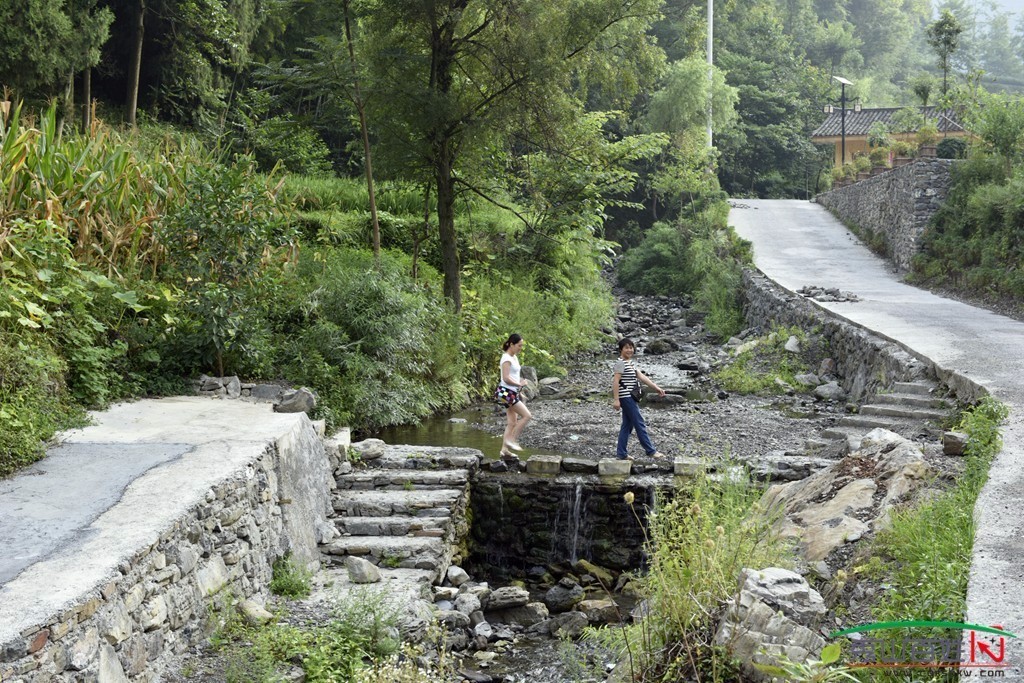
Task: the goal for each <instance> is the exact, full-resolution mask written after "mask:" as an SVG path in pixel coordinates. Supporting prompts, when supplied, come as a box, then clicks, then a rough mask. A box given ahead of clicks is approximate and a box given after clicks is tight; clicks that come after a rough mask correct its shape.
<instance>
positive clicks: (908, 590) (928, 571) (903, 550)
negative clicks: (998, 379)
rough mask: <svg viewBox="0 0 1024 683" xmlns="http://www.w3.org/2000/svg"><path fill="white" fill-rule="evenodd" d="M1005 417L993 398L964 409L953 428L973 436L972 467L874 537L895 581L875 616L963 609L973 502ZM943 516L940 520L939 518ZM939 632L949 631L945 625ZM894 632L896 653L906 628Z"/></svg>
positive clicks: (886, 577)
mask: <svg viewBox="0 0 1024 683" xmlns="http://www.w3.org/2000/svg"><path fill="white" fill-rule="evenodd" d="M1007 415H1008V411H1007V408H1006V406H1005V405H1003V404H1001V403H999V402H998V401H996V400H994V399H992V398H991V397H986V398H984V399H982V401H981V402H979V403H978V404H977V405H975V406H973V407H972V408H970V409H969V410H967V411H965V412H964V413H963V414H962V416H961V419H960V422H959V423H958V424H957V426H956V427H955V428H956V429H957V430H959V431H963V432H965V433H967V435H968V440H967V450H966V456H967V467H966V469H965V471H964V472H963V474H962V475H961V476H959V477H957V479H956V484H955V486H953V487H952V488H950V489H948V490H946V491H944V492H942V493H941V494H939V495H936V496H933V497H930V498H928V499H927V500H925V501H923V502H921V503H920V504H918V505H914V506H912V507H910V508H904V509H899V510H896V511H895V512H894V514H893V515H892V521H891V524H890V525H889V527H888V528H887V529H885V530H883V531H882V532H880V533H879V534H878V536H876V537H875V540H874V544H873V549H872V553H871V555H872V556H881V557H883V558H884V562H883V563H882V572H883V581H884V582H885V583H886V584H888V585H889V586H891V590H887V591H884V593H883V595H882V598H881V600H880V601H879V602H878V604H877V605H876V606H875V607H874V608H873V610H872V615H873V616H874V618H875V619H876V620H877V621H896V620H909V619H922V620H927V619H935V618H936V617H935V615H937V614H938V615H943V616H944V617H951V618H952V619H955V618H957V617H961V616H963V615H964V614H965V610H966V601H967V581H968V577H969V575H970V568H971V555H972V552H971V551H972V547H973V544H974V533H975V520H974V504H975V501H976V500H977V498H978V494H979V493H980V492H981V488H982V487H983V486H984V485H985V482H986V480H987V479H988V471H989V467H990V465H991V463H992V460H993V458H995V455H996V453H998V452H999V449H1000V448H1001V447H1002V441H1001V437H1000V425H1001V424H1002V423H1003V422H1004V421H1005V420H1006V417H1007ZM937 519H941V520H942V524H935V520H937ZM936 635H937V636H939V637H948V634H947V633H946V632H944V631H937V632H936ZM889 637H891V638H892V640H890V641H889V644H888V646H889V647H890V648H893V651H894V652H898V651H899V649H900V648H902V647H904V646H905V642H904V641H902V634H897V633H896V632H890V633H889ZM880 680H892V681H900V680H904V679H903V678H902V676H899V677H898V676H886V677H885V678H881V679H880Z"/></svg>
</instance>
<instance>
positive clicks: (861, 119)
mask: <svg viewBox="0 0 1024 683" xmlns="http://www.w3.org/2000/svg"><path fill="white" fill-rule="evenodd" d="M903 109H905V107H879V108H875V109H867V108H864V109H860V110H859V111H855V110H854V109H849V108H848V109H847V110H846V117H845V118H846V121H845V123H844V121H843V113H842V111H841V110H840V109H836V110H835V111H833V112H831V113H830V114H829V115H828V118H826V119H825V120H824V121H822V123H821V125H820V126H818V127H817V128H816V129H815V130H814V132H813V133H811V141H812V142H814V143H815V144H818V145H828V144H834V145H835V165H836V166H841V165H842V164H843V163H844V162H845V161H850V160H851V159H852V158H853V155H854V154H855V153H857V152H864V153H865V154H866V153H867V152H868V130H870V128H871V126H872V125H873V124H875V123H877V122H879V121H881V122H882V123H885V124H887V125H888V126H889V129H890V130H892V129H893V128H894V127H895V124H894V119H895V117H896V114H897V113H898V112H900V111H902V110H903ZM917 109H918V110H919V111H920V112H921V114H922V115H923V116H924V118H925V120H927V121H933V122H935V125H936V126H938V129H939V137H940V138H945V137H965V136H966V135H967V130H966V129H965V128H964V127H963V125H962V124H961V123H960V120H959V119H958V118H957V116H956V112H954V111H953V110H952V109H939V108H938V107H918V108H917ZM844 127H845V130H846V135H845V137H846V159H845V160H844V159H843V158H842V156H843V155H842V147H843V137H844V136H843V129H844ZM915 133H916V131H911V132H906V133H890V137H892V139H893V140H908V141H911V142H912V141H913V140H914V135H915Z"/></svg>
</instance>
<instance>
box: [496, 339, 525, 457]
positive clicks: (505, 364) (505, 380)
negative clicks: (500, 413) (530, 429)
mask: <svg viewBox="0 0 1024 683" xmlns="http://www.w3.org/2000/svg"><path fill="white" fill-rule="evenodd" d="M501 348H502V349H503V350H504V351H505V352H504V353H503V354H501V361H500V362H499V365H500V367H501V381H499V382H498V388H497V390H495V392H494V398H495V399H496V400H497V401H498V403H500V404H501V405H503V406H505V409H506V411H507V412H506V415H507V416H508V423H507V424H506V425H505V434H504V436H503V440H502V446H501V454H502V455H503V456H511V455H512V453H511V452H510V451H509V449H510V448H511V449H512V450H513V451H521V450H522V446H520V445H519V435H520V434H521V433H522V432H523V428H524V427H526V423H527V422H529V421H530V418H531V417H533V415H531V414H530V411H529V409H528V408H527V407H526V404H525V403H523V399H522V398H520V396H519V390H520V389H522V388H523V387H525V386H526V385H527V384H529V381H528V380H525V379H522V378H521V377H520V376H519V373H520V367H521V366H520V365H519V359H518V358H516V356H517V355H518V354H519V352H520V351H522V350H523V338H522V336H520V335H518V334H511V335H509V338H508V341H506V342H505V343H504V344H502V346H501Z"/></svg>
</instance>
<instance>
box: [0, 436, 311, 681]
mask: <svg viewBox="0 0 1024 683" xmlns="http://www.w3.org/2000/svg"><path fill="white" fill-rule="evenodd" d="M224 447H225V448H226V449H230V448H231V446H230V445H225V446H224ZM214 457H216V456H215V454H214ZM327 482H328V464H327V459H326V457H325V455H324V449H323V444H322V442H321V440H320V436H319V435H318V434H317V432H316V431H315V430H314V426H313V424H312V423H311V422H310V421H309V420H308V419H307V418H305V416H302V417H301V419H300V421H297V422H296V425H295V428H294V429H293V430H291V431H289V432H287V433H284V434H282V435H281V436H280V437H279V438H278V439H277V440H276V442H271V443H269V444H267V445H266V446H265V448H264V450H263V451H262V452H256V453H255V455H254V457H252V458H250V459H249V460H248V461H247V462H245V463H243V464H242V465H241V467H240V468H239V469H237V470H236V471H235V472H234V473H233V474H232V475H231V476H229V477H227V478H226V479H224V480H222V481H220V482H218V483H215V484H213V485H211V486H210V488H209V489H208V490H207V491H206V494H205V496H202V498H201V500H198V501H196V502H195V504H194V505H192V506H191V507H189V508H187V512H185V514H183V515H182V516H181V517H179V518H178V519H177V520H176V521H174V522H173V523H172V524H171V525H170V526H169V527H167V528H166V529H165V530H164V531H163V532H162V533H160V534H159V537H156V536H152V537H150V539H148V540H146V539H141V538H140V543H141V547H139V549H138V551H137V552H136V553H135V555H134V556H132V557H131V558H130V559H126V560H123V561H121V562H120V563H119V564H118V565H117V566H116V568H115V569H114V570H113V572H112V573H111V575H110V576H109V577H108V579H107V580H106V581H104V582H103V583H102V584H101V585H98V586H95V588H94V589H92V590H90V591H88V592H86V593H84V594H82V595H80V596H79V598H78V599H76V600H73V601H72V604H70V606H67V607H65V608H64V609H62V610H61V611H59V612H56V613H53V614H51V615H50V616H49V617H48V618H45V619H43V620H35V621H34V623H32V624H31V625H29V626H26V627H24V628H22V629H21V630H20V631H19V632H17V633H15V634H14V635H13V636H10V635H9V636H8V637H6V641H5V642H2V643H0V680H2V681H5V682H11V683H14V682H24V683H29V682H31V683H37V682H38V683H42V682H43V681H46V682H50V681H54V682H70V681H76V682H78V681H83V682H84V681H89V682H93V681H95V682H98V683H126V682H127V681H156V680H159V671H160V669H161V666H162V665H163V664H164V662H165V661H166V660H167V659H168V658H169V657H171V656H172V655H174V654H180V653H181V652H183V651H184V650H186V649H187V648H188V647H190V646H191V645H194V644H196V643H199V642H200V641H201V640H203V638H205V637H206V636H207V635H208V631H207V628H208V619H207V616H208V610H209V609H210V607H211V606H213V605H217V604H226V603H229V602H231V601H233V600H241V599H244V598H247V597H250V596H254V595H265V594H266V591H267V589H268V586H269V585H270V580H271V574H272V566H273V563H274V561H275V559H277V558H278V557H281V556H282V555H284V554H285V553H291V554H292V555H293V557H295V558H298V560H299V561H303V562H316V561H317V560H318V558H319V553H318V550H317V547H316V542H317V540H318V539H317V538H316V537H315V536H316V532H315V530H316V529H317V528H319V527H320V526H321V525H322V524H324V523H325V519H326V510H327V505H328V496H329V491H328V488H327V487H328V483H327ZM166 493H167V495H168V496H174V495H175V492H174V491H168V492H166ZM153 504H154V505H159V504H160V501H159V500H154V501H153ZM124 531H125V533H126V534H131V533H132V529H131V528H130V527H128V528H125V530H124ZM82 561H83V562H96V561H101V560H100V559H99V558H94V557H88V556H86V555H85V554H83V557H82Z"/></svg>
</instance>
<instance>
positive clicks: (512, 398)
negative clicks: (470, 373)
mask: <svg viewBox="0 0 1024 683" xmlns="http://www.w3.org/2000/svg"><path fill="white" fill-rule="evenodd" d="M494 400H495V401H497V402H498V404H499V405H502V406H505V407H506V408H511V407H512V406H514V405H515V404H517V403H519V392H518V391H516V390H515V389H509V388H508V387H503V386H501V385H500V384H499V385H498V388H497V389H495V390H494Z"/></svg>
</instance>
